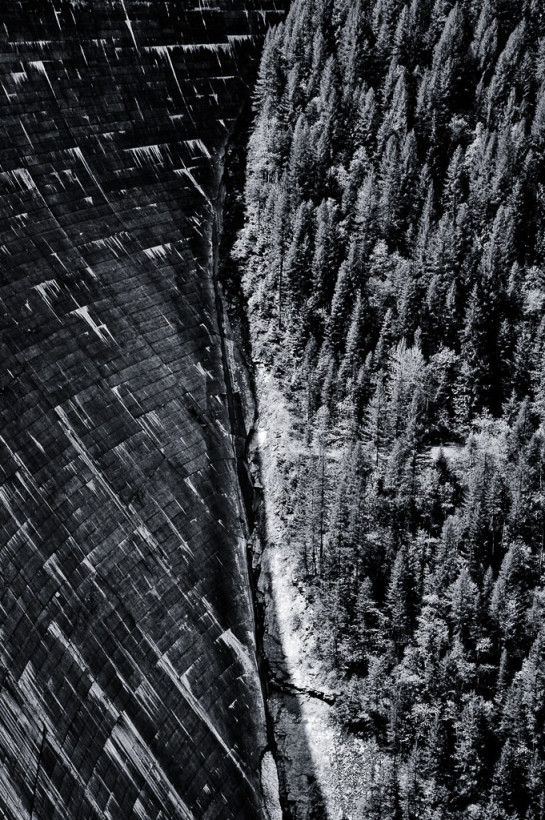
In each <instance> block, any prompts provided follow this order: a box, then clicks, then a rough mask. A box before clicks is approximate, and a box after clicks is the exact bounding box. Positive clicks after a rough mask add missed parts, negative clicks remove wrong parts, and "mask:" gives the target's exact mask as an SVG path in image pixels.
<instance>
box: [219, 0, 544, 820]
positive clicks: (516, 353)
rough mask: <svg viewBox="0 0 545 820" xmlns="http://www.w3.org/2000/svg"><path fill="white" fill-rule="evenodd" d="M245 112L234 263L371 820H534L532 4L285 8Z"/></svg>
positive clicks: (537, 796)
mask: <svg viewBox="0 0 545 820" xmlns="http://www.w3.org/2000/svg"><path fill="white" fill-rule="evenodd" d="M255 110H256V117H255V123H254V127H253V131H252V135H251V139H250V145H249V154H248V169H247V185H246V192H245V206H246V216H245V226H244V229H243V230H242V232H241V234H240V235H239V238H238V241H237V244H236V247H235V250H234V256H235V258H236V260H237V262H238V264H239V266H240V269H241V272H242V276H243V285H244V290H245V294H246V297H247V299H248V304H249V312H250V324H251V329H252V345H253V356H254V358H255V359H256V360H259V361H260V362H262V363H264V364H265V366H266V367H267V368H268V369H269V370H270V372H271V373H272V374H273V376H274V378H275V379H276V380H277V381H278V383H279V384H280V385H281V388H282V390H283V392H284V395H285V396H286V397H287V399H288V400H289V402H290V405H291V407H292V409H293V410H294V411H295V412H296V414H297V415H298V416H299V418H300V420H301V424H302V426H303V429H304V430H305V436H306V442H305V444H306V446H305V448H304V449H303V450H302V452H301V456H300V458H299V462H298V466H297V469H296V470H295V471H291V473H290V474H289V475H288V474H287V475H286V476H285V480H286V482H287V486H288V488H289V493H288V494H287V495H286V497H287V498H289V502H288V506H287V507H286V510H285V516H286V520H287V522H288V526H289V533H290V546H291V548H292V549H293V550H294V551H296V552H297V553H298V555H299V558H300V565H301V573H302V575H303V576H304V579H305V585H306V589H307V594H308V595H309V597H311V598H312V599H313V600H315V601H317V602H319V604H320V607H321V608H320V612H321V613H322V616H323V617H325V618H327V619H328V622H327V624H326V625H325V626H324V624H323V623H322V629H323V641H322V649H323V662H324V663H325V664H326V665H327V664H329V665H330V666H332V667H334V668H335V669H336V670H337V672H338V676H339V681H340V689H341V691H340V695H339V697H338V699H337V708H338V710H339V714H340V715H341V716H342V719H343V722H344V725H345V728H346V731H347V732H350V733H355V734H357V735H359V736H361V737H364V738H367V739H369V740H371V741H372V742H373V743H372V744H371V746H370V748H373V749H374V750H375V754H376V765H375V767H374V778H373V782H371V784H367V786H366V789H367V791H366V794H367V797H366V803H365V809H364V811H365V813H364V815H363V816H364V817H365V818H387V819H388V820H390V818H419V820H420V818H430V819H431V818H434V820H439V818H462V817H463V818H466V817H471V818H482V819H483V820H484V818H486V819H487V820H496V818H526V820H530V819H531V820H537V818H545V625H544V615H545V612H544V610H545V587H544V568H543V549H544V544H545V510H544V501H545V488H544V486H543V482H544V479H545V477H544V475H543V473H544V467H545V319H544V300H545V267H544V264H545V221H544V216H545V174H544V170H545V166H544V154H543V152H544V149H545V9H544V7H543V4H542V1H541V0H459V2H456V3H455V2H452V0H436V2H434V0H412V2H407V3H406V4H404V2H403V0H375V1H374V2H373V1H372V0H360V1H359V2H355V1H354V0H295V2H294V4H293V6H292V9H291V12H290V14H289V16H288V18H287V20H286V22H285V24H281V25H279V26H277V27H276V28H275V29H274V30H273V31H272V32H271V34H270V36H269V37H268V40H267V43H266V46H265V50H264V55H263V60H262V65H261V70H260V76H259V82H258V87H257V91H256V98H255ZM373 744H374V745H373Z"/></svg>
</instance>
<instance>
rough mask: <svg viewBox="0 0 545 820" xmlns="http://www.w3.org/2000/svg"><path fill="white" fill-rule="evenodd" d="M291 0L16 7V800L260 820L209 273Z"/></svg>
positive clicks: (2, 350)
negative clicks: (253, 109) (234, 140)
mask: <svg viewBox="0 0 545 820" xmlns="http://www.w3.org/2000/svg"><path fill="white" fill-rule="evenodd" d="M273 6H274V2H273V0H271V2H268V0H263V2H262V3H260V2H257V1H256V2H255V3H247V2H245V3H242V2H240V0H236V2H235V0H233V2H227V0H219V2H215V3H214V4H212V3H208V2H198V3H197V2H195V3H194V4H190V3H186V2H173V1H172V0H166V2H143V1H139V0H93V1H92V2H91V0H89V2H86V1H85V0H71V2H67V0H58V2H54V3H53V2H46V0H33V1H32V0H21V1H20V2H12V3H9V4H7V3H6V4H4V5H3V8H2V11H1V19H0V23H1V25H0V82H1V84H2V87H1V88H0V148H1V150H0V355H1V362H2V368H1V369H0V419H1V421H0V436H1V437H0V455H1V458H0V629H1V638H0V814H1V815H2V817H6V818H7V819H8V820H22V818H25V817H32V818H36V819H37V818H43V820H55V818H58V819H59V820H66V818H78V820H79V819H80V818H81V820H83V819H84V818H91V817H92V818H106V817H110V818H114V820H117V819H118V818H192V817H194V818H253V817H260V816H261V812H262V797H261V791H260V783H259V777H258V772H259V762H260V761H259V756H260V754H261V753H262V751H263V748H264V746H265V743H266V741H265V736H264V719H263V709H262V701H261V693H260V689H259V680H258V676H257V671H256V664H255V659H254V655H253V653H254V646H253V635H252V615H251V611H252V610H251V603H250V600H249V593H248V589H247V582H246V567H245V554H244V551H245V546H244V540H243V534H244V533H243V524H242V522H241V507H240V502H239V497H238V485H237V471H236V464H235V460H234V448H233V442H232V435H231V433H232V431H231V430H230V426H229V414H228V412H227V405H226V398H225V394H226V392H227V388H226V381H225V373H224V366H225V365H224V353H223V348H222V343H221V338H220V333H219V330H220V328H219V325H218V316H217V302H216V293H215V288H214V279H213V270H212V268H213V254H212V245H213V222H214V211H215V208H216V199H217V196H218V190H219V184H220V177H221V162H222V159H221V155H222V149H223V146H224V144H225V141H226V138H227V136H228V134H229V131H230V128H231V126H232V123H233V120H234V118H236V116H237V113H238V111H239V109H240V106H241V103H242V101H243V100H244V97H245V95H247V93H248V89H247V86H246V84H245V78H244V75H245V72H246V71H247V69H248V66H249V65H250V61H251V56H252V54H253V55H254V56H255V54H256V51H257V47H258V45H259V41H260V38H261V36H262V34H263V32H264V29H265V26H266V25H267V23H268V22H271V21H274V20H275V19H277V18H278V12H276V11H275V9H274V7H273Z"/></svg>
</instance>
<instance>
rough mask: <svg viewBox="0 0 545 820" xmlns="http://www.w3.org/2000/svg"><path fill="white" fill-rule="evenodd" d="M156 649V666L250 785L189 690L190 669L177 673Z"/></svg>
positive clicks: (167, 658)
mask: <svg viewBox="0 0 545 820" xmlns="http://www.w3.org/2000/svg"><path fill="white" fill-rule="evenodd" d="M156 651H157V652H158V654H159V655H160V657H159V660H158V662H157V666H159V667H160V668H161V669H163V671H164V672H166V673H167V675H168V676H169V678H170V680H171V681H172V682H173V684H174V685H175V686H176V688H177V689H178V691H179V692H180V694H181V695H182V696H183V697H184V698H185V700H186V701H187V703H188V704H189V705H190V706H191V708H192V709H193V711H194V712H195V714H196V715H197V716H198V717H199V718H200V719H201V720H202V722H203V723H204V724H205V725H206V726H207V728H208V730H209V731H210V733H211V734H212V735H213V736H214V737H215V738H216V740H217V741H218V743H219V744H220V746H221V747H222V749H223V750H224V751H225V752H226V754H227V756H228V757H229V759H230V760H231V761H232V762H233V763H234V764H235V766H236V767H237V769H238V770H239V772H240V773H241V775H242V776H243V778H244V779H245V780H246V782H247V783H248V784H249V785H250V786H251V785H252V783H251V781H250V780H249V779H248V777H247V775H246V772H245V771H244V769H243V768H242V765H241V762H240V760H239V759H238V755H237V754H236V752H234V751H233V749H231V747H230V746H229V745H228V744H227V743H226V742H225V740H224V739H223V738H222V736H221V735H220V733H219V732H218V730H217V729H216V727H215V726H214V724H213V723H212V721H211V720H210V717H209V715H208V714H207V712H206V710H205V709H204V707H203V706H202V705H201V703H200V701H199V700H198V698H196V697H195V695H194V694H193V692H192V690H191V685H190V683H189V671H190V670H188V671H187V672H185V673H184V674H183V675H179V674H178V672H177V671H176V670H175V668H174V667H173V665H172V663H171V661H170V658H169V657H168V655H166V654H164V655H161V652H160V650H159V648H158V647H156Z"/></svg>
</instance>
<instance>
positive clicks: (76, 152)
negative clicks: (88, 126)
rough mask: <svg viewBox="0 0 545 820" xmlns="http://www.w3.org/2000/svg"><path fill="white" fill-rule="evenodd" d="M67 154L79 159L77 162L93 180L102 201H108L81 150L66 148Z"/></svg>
mask: <svg viewBox="0 0 545 820" xmlns="http://www.w3.org/2000/svg"><path fill="white" fill-rule="evenodd" d="M68 153H69V154H71V155H72V156H73V157H74V158H75V159H79V161H80V162H81V163H82V165H83V167H84V168H85V170H86V171H87V173H88V174H89V176H90V177H91V179H92V180H93V182H94V183H95V185H96V186H97V188H98V190H99V191H100V193H101V194H102V196H103V197H104V199H105V200H106V201H108V197H107V196H106V193H105V191H104V190H103V188H102V186H101V184H100V183H99V181H98V179H97V178H96V176H95V175H94V174H93V172H92V170H91V168H90V166H89V163H88V162H87V160H86V159H85V157H84V156H83V153H82V150H81V148H79V147H77V146H76V147H75V148H68Z"/></svg>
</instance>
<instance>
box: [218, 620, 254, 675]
mask: <svg viewBox="0 0 545 820" xmlns="http://www.w3.org/2000/svg"><path fill="white" fill-rule="evenodd" d="M218 640H221V641H223V643H225V644H227V646H229V647H230V648H231V649H232V650H233V652H234V653H235V655H236V656H237V658H238V659H239V661H240V663H241V664H242V667H243V669H244V672H245V673H246V674H247V675H249V677H250V678H255V676H256V675H257V669H256V665H255V663H254V661H253V660H252V658H251V656H250V653H249V652H248V649H247V648H246V647H245V646H244V644H243V643H241V642H240V641H239V639H238V638H237V636H236V635H234V634H233V633H232V632H231V630H230V629H226V630H225V632H223V633H222V634H221V635H220V637H219V638H218Z"/></svg>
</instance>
